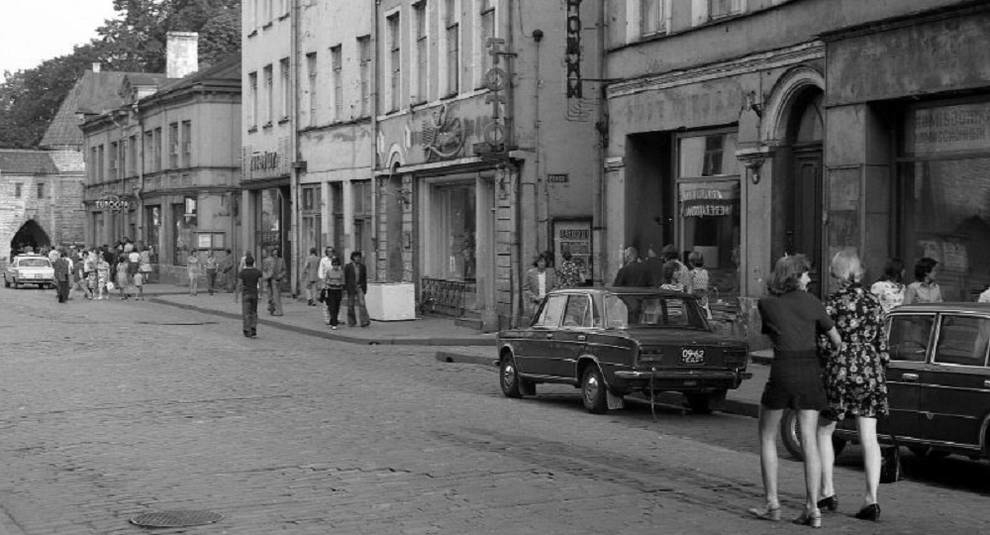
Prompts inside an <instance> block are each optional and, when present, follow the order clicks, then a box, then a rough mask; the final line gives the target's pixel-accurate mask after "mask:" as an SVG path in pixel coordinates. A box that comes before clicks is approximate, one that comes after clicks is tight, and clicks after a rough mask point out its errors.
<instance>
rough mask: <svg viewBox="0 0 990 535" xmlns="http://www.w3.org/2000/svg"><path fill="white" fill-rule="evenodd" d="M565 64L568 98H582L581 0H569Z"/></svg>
mask: <svg viewBox="0 0 990 535" xmlns="http://www.w3.org/2000/svg"><path fill="white" fill-rule="evenodd" d="M566 29H567V31H566V34H565V38H566V40H567V41H566V42H567V46H566V48H565V49H564V65H565V67H566V69H565V72H566V73H567V85H566V88H567V91H566V97H567V98H569V99H570V98H581V97H582V93H581V0H567V21H566Z"/></svg>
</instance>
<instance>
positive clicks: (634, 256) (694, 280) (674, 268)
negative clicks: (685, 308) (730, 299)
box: [612, 244, 711, 319]
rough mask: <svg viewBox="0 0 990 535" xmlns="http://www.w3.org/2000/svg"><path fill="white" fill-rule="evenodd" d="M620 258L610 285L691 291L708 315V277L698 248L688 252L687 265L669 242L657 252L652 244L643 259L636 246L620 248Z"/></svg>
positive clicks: (703, 259) (709, 310)
mask: <svg viewBox="0 0 990 535" xmlns="http://www.w3.org/2000/svg"><path fill="white" fill-rule="evenodd" d="M622 260H623V264H622V267H621V268H619V271H618V273H616V275H615V280H614V281H613V282H612V285H613V286H638V287H649V288H659V289H661V290H668V291H674V292H684V293H689V294H693V295H696V296H697V297H698V301H699V303H700V304H701V307H702V308H703V309H704V310H705V312H706V313H707V315H708V317H709V319H710V318H711V307H710V306H709V279H710V277H709V273H708V270H707V269H705V257H704V255H702V254H701V252H700V251H691V252H690V253H689V254H688V255H687V261H688V264H690V265H688V264H685V263H684V262H681V260H680V254H679V253H678V252H677V248H676V247H674V246H673V245H672V244H668V245H665V246H664V247H663V249H661V250H660V254H659V255H658V254H657V253H656V251H654V250H653V248H652V247H651V248H650V249H649V250H648V251H647V257H646V259H642V258H640V256H639V251H638V249H636V248H635V247H626V248H625V249H624V250H623V251H622Z"/></svg>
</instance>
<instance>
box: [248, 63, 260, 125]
mask: <svg viewBox="0 0 990 535" xmlns="http://www.w3.org/2000/svg"><path fill="white" fill-rule="evenodd" d="M248 98H249V99H251V100H250V105H249V106H248V109H247V112H248V117H247V124H248V128H257V127H258V73H256V72H252V73H249V74H248Z"/></svg>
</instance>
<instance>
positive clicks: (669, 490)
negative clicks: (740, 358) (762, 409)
mask: <svg viewBox="0 0 990 535" xmlns="http://www.w3.org/2000/svg"><path fill="white" fill-rule="evenodd" d="M0 332H2V333H3V336H4V340H5V343H4V347H3V350H4V352H3V357H2V358H0V394H2V396H3V398H2V399H4V401H5V403H4V404H3V405H2V406H0V429H2V431H3V437H4V438H3V440H2V441H0V458H2V459H3V462H4V477H3V478H2V479H0V511H2V513H0V526H2V527H4V528H8V531H10V532H12V533H14V534H15V535H18V534H20V533H27V534H31V535H34V534H48V533H51V534H76V533H79V534H83V533H86V534H88V533H100V534H124V533H128V534H130V533H145V532H146V531H145V530H142V529H140V528H137V527H134V526H131V525H129V524H128V523H127V519H128V518H130V517H131V516H132V515H134V514H138V513H142V512H147V511H151V510H167V509H189V508H193V509H208V510H214V511H218V512H221V513H223V514H224V515H225V518H224V520H223V521H222V522H220V523H219V524H217V525H216V526H210V527H204V528H191V529H187V530H170V529H166V530H157V531H156V533H231V534H234V533H236V534H254V533H258V534H270V533H292V534H309V533H313V534H325V533H345V534H347V533H359V534H360V533H369V534H370V533H458V534H459V533H492V532H496V531H498V532H506V533H589V534H591V533H633V532H637V533H638V532H664V533H727V532H733V533H744V534H746V533H754V534H755V533H766V532H793V531H795V530H798V528H795V527H794V526H791V525H790V524H787V523H781V524H776V525H774V524H769V523H762V522H759V521H753V520H748V519H747V518H746V515H745V509H746V508H747V507H749V506H752V505H755V504H756V503H758V501H759V493H760V492H759V483H758V481H759V469H758V466H757V464H756V457H755V455H754V453H753V451H752V448H751V447H750V448H749V449H740V448H739V447H738V446H731V443H732V441H733V440H735V441H739V440H745V441H746V443H747V444H748V443H750V442H752V440H753V438H752V435H753V434H755V429H754V427H753V423H752V420H751V419H748V418H740V417H738V416H733V415H715V416H712V417H706V418H701V419H698V418H693V417H690V416H685V415H682V414H678V413H676V412H664V413H663V414H661V416H660V421H659V422H652V421H651V420H650V419H649V417H648V415H645V414H643V413H641V412H640V413H637V412H636V411H630V412H631V415H629V416H626V415H623V414H622V413H616V414H613V415H610V416H604V417H601V416H594V415H589V414H586V413H585V412H584V411H583V410H581V409H580V404H579V403H578V402H577V401H576V396H575V395H574V394H573V391H571V392H567V391H566V390H562V392H567V393H566V395H561V396H559V397H558V396H555V395H554V394H553V391H552V390H550V389H548V391H549V392H550V394H549V395H546V396H541V398H540V399H535V400H510V399H505V398H503V397H502V396H501V394H500V393H499V392H498V387H497V383H496V381H494V380H493V376H492V373H491V371H490V369H489V368H486V367H482V366H473V365H469V366H450V365H448V364H445V363H443V362H438V361H437V360H436V359H435V358H434V353H435V351H436V348H434V347H427V346H379V345H368V344H362V345H356V344H346V343H342V342H340V341H336V340H327V339H325V338H321V337H310V336H301V335H300V334H299V333H298V332H293V331H291V330H286V329H276V328H273V327H270V326H269V327H266V326H262V328H261V329H260V330H259V334H260V337H259V338H258V339H256V340H251V339H246V338H244V337H242V336H240V334H239V326H238V324H237V321H236V320H231V319H228V318H225V317H222V316H218V315H216V314H206V313H202V312H197V311H195V310H191V309H188V308H177V307H168V306H161V305H157V304H155V303H151V302H144V303H142V302H137V303H134V302H129V303H121V302H119V301H113V302H100V303H93V302H85V301H79V300H74V301H73V302H71V303H69V304H68V305H64V306H59V305H57V304H55V303H54V301H53V299H51V298H50V295H47V294H46V293H44V292H31V291H20V292H15V291H2V290H0ZM699 427H701V430H700V431H699ZM706 434H711V435H720V437H721V438H720V439H719V441H721V442H725V443H727V444H730V445H729V446H726V445H720V444H719V443H717V442H719V441H716V440H713V439H710V438H706V437H705V435H706ZM836 476H837V485H838V487H839V488H840V489H844V490H845V491H846V493H847V494H843V496H848V499H847V500H846V501H845V502H844V503H847V504H850V505H848V506H844V507H843V511H844V512H845V513H849V512H851V509H852V508H853V507H854V506H853V505H852V504H854V503H855V499H854V498H853V496H854V495H855V489H858V488H859V486H860V485H861V477H862V474H861V472H860V471H858V470H849V469H840V470H838V471H837V474H836ZM800 477H801V476H800V465H799V464H797V463H793V462H788V461H785V462H783V463H782V465H781V483H782V496H783V498H784V505H785V507H786V508H787V510H788V513H789V514H796V512H797V508H798V506H799V503H800V483H799V482H800ZM882 499H883V500H885V501H884V503H885V504H889V505H885V515H887V518H885V521H884V522H883V523H882V524H880V525H877V526H873V525H870V526H865V527H864V524H863V523H862V522H858V521H856V520H853V519H851V518H849V517H848V516H847V514H840V515H830V516H828V517H827V519H826V523H825V525H826V527H827V528H829V529H832V530H834V531H842V532H861V531H862V530H864V529H865V528H869V529H870V530H871V531H875V532H881V533H937V532H944V531H946V530H951V531H953V532H956V533H977V532H979V531H981V530H982V531H986V530H988V529H990V521H988V520H987V519H986V518H983V517H978V516H974V514H973V512H974V511H982V507H983V501H984V498H983V497H982V496H981V495H980V493H977V492H965V491H957V490H952V489H947V488H935V487H932V486H930V485H926V484H924V483H918V482H912V481H904V482H901V483H898V484H896V485H889V486H885V487H884V488H883V489H882ZM5 518H6V519H8V520H9V522H7V521H6V520H4V519H5Z"/></svg>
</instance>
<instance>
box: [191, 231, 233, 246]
mask: <svg viewBox="0 0 990 535" xmlns="http://www.w3.org/2000/svg"><path fill="white" fill-rule="evenodd" d="M226 243H227V241H226V239H225V234H224V233H223V232H197V233H196V248H197V249H200V250H202V249H217V250H219V249H224V248H226V247H227V245H226Z"/></svg>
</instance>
